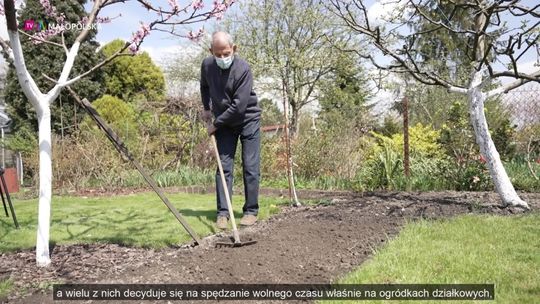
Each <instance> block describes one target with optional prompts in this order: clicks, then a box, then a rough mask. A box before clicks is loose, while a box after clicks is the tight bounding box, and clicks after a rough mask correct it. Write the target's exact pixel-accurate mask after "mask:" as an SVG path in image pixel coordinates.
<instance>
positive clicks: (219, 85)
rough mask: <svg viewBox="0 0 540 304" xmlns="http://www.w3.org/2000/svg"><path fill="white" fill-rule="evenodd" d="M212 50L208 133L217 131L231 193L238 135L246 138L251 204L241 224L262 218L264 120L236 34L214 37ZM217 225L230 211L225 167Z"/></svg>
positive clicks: (205, 98) (205, 68)
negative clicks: (237, 48)
mask: <svg viewBox="0 0 540 304" xmlns="http://www.w3.org/2000/svg"><path fill="white" fill-rule="evenodd" d="M210 52H211V53H212V55H213V56H210V57H207V58H206V59H204V61H203V63H202V66H201V97H202V103H203V106H204V111H203V119H204V120H205V121H207V122H209V121H210V120H211V117H212V113H213V115H214V118H215V119H214V122H213V123H209V124H208V134H209V135H211V134H215V136H216V141H217V145H218V150H219V156H220V159H221V162H222V164H223V171H224V173H225V179H226V180H227V187H228V189H229V193H232V184H233V165H234V155H235V151H236V146H237V143H238V139H240V141H241V142H242V166H243V169H244V171H243V173H244V194H245V199H246V200H245V204H244V207H243V213H244V216H243V217H242V220H241V221H240V224H241V225H244V226H250V225H253V224H254V223H255V222H256V221H257V213H258V211H259V203H258V196H259V178H260V169H259V167H260V141H261V140H260V133H259V129H260V118H261V109H260V108H259V106H258V100H257V95H256V94H255V92H253V77H252V75H251V70H250V68H249V65H248V63H247V62H246V61H244V60H242V59H240V58H239V57H238V55H236V54H235V52H236V45H234V44H233V41H232V39H231V36H230V35H229V34H227V33H225V32H216V33H214V34H213V35H212V42H211V45H210ZM216 193H217V195H216V196H217V226H218V228H220V229H226V228H227V222H228V220H229V213H228V208H227V201H226V199H225V193H224V191H223V186H222V183H221V179H220V177H219V171H218V172H217V173H216Z"/></svg>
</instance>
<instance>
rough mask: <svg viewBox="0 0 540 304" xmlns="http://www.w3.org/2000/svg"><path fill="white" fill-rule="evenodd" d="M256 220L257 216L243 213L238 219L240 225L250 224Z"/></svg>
mask: <svg viewBox="0 0 540 304" xmlns="http://www.w3.org/2000/svg"><path fill="white" fill-rule="evenodd" d="M256 221H257V216H256V215H253V214H244V216H243V217H242V219H241V220H240V225H242V226H251V225H253V224H255V222H256Z"/></svg>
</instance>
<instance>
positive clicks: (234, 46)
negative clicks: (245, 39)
mask: <svg viewBox="0 0 540 304" xmlns="http://www.w3.org/2000/svg"><path fill="white" fill-rule="evenodd" d="M237 49H238V48H237V47H236V44H233V46H232V50H233V52H235V53H236V50H237Z"/></svg>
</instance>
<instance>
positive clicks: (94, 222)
mask: <svg viewBox="0 0 540 304" xmlns="http://www.w3.org/2000/svg"><path fill="white" fill-rule="evenodd" d="M167 197H168V198H169V200H170V201H171V203H172V204H173V205H174V206H176V207H177V208H178V210H179V211H180V212H181V213H182V214H183V215H184V216H185V217H186V220H187V221H188V222H189V224H190V225H191V226H192V228H193V229H194V230H195V231H196V232H197V233H198V234H199V235H200V236H204V235H208V234H211V233H214V232H216V229H215V225H214V221H215V218H216V206H215V196H214V195H195V194H168V195H167ZM243 202H244V201H243V197H240V196H238V197H237V196H235V197H234V198H233V205H234V209H235V215H236V217H237V218H240V217H241V216H242V204H243ZM280 203H284V201H282V200H279V199H277V198H267V197H261V198H260V202H259V204H260V213H259V215H260V218H266V217H268V216H269V215H270V214H272V213H276V212H277V211H278V210H279V208H278V206H277V205H279V204H280ZM14 206H15V212H16V214H17V219H18V221H19V224H20V225H21V229H19V230H17V229H15V228H14V225H13V221H12V219H11V217H10V218H7V217H5V214H4V211H3V210H2V211H1V212H2V214H0V252H5V251H13V250H17V249H21V248H31V247H33V246H35V242H36V225H37V199H32V200H14ZM190 239H191V238H190V236H189V235H188V234H187V232H185V230H184V229H183V227H182V226H181V225H180V223H178V221H177V220H176V218H175V217H174V215H172V213H170V211H169V210H168V209H167V207H166V206H165V204H163V203H162V202H161V200H160V199H159V198H158V196H157V195H156V194H155V193H153V192H148V193H142V194H140V193H139V194H133V195H121V196H120V195H119V196H114V197H92V198H83V197H70V196H54V197H53V203H52V215H51V243H56V244H69V243H95V242H109V243H117V244H127V245H135V246H143V247H154V248H159V247H164V246H168V245H171V244H179V243H182V242H186V241H188V240H190ZM0 288H1V287H0Z"/></svg>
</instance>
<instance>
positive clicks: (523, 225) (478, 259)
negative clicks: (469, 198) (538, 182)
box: [322, 213, 540, 304]
mask: <svg viewBox="0 0 540 304" xmlns="http://www.w3.org/2000/svg"><path fill="white" fill-rule="evenodd" d="M539 224H540V214H538V213H533V214H529V215H526V216H514V217H501V216H487V215H486V216H479V215H475V216H473V215H467V216H461V217H457V218H453V219H448V220H442V221H420V222H415V223H409V224H408V225H407V226H406V227H405V228H404V229H403V230H402V231H401V233H400V234H399V236H398V237H397V238H396V239H394V240H392V241H391V242H389V243H388V245H387V246H385V247H384V248H382V249H381V250H380V251H378V252H376V254H375V256H374V257H373V258H372V259H370V260H369V261H368V262H366V263H364V264H362V265H361V267H360V268H359V269H358V270H357V271H354V272H352V273H350V274H348V275H347V276H346V277H344V278H343V279H342V280H340V281H339V283H348V284H357V283H358V284H369V283H373V284H377V283H403V284H407V283H412V284H414V283H442V284H453V283H494V284H495V301H494V302H496V303H538V301H539V299H540V225H539ZM372 302H373V303H381V302H382V301H372ZM386 302H388V303H399V301H386ZM402 302H403V303H410V302H411V301H402ZM413 302H414V303H419V302H417V301H413ZM423 302H425V303H434V301H423ZM450 302H452V303H460V301H449V303H450ZM463 302H464V303H471V302H472V301H463ZM322 303H326V304H328V303H333V304H335V303H353V301H322ZM361 303H370V302H367V301H362V302H361ZM420 303H421V302H420ZM478 303H485V301H478ZM489 303H493V301H489Z"/></svg>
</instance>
